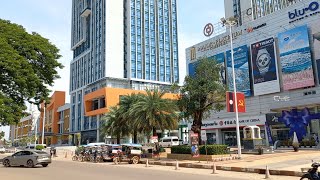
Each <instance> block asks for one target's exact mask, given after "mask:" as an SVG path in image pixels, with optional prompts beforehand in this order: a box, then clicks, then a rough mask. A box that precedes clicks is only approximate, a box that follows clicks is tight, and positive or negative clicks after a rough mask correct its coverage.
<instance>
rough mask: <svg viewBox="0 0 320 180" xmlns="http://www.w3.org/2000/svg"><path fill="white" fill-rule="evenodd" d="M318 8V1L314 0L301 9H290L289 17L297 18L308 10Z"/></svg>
mask: <svg viewBox="0 0 320 180" xmlns="http://www.w3.org/2000/svg"><path fill="white" fill-rule="evenodd" d="M318 9H319V3H318V2H316V1H314V2H311V3H310V4H309V6H308V7H306V8H303V9H300V10H298V9H295V10H294V11H292V12H288V15H289V19H291V20H293V19H295V18H298V17H303V16H305V15H306V13H308V12H314V11H316V10H318Z"/></svg>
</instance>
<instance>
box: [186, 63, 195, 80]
mask: <svg viewBox="0 0 320 180" xmlns="http://www.w3.org/2000/svg"><path fill="white" fill-rule="evenodd" d="M188 72H189V73H188V75H189V76H191V77H194V75H195V74H196V62H193V63H189V64H188Z"/></svg>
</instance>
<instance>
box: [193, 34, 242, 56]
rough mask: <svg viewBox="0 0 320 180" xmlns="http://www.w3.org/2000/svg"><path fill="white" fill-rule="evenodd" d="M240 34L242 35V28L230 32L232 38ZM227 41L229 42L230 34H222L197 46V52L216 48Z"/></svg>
mask: <svg viewBox="0 0 320 180" xmlns="http://www.w3.org/2000/svg"><path fill="white" fill-rule="evenodd" d="M241 35H242V30H240V31H236V32H234V33H232V39H236V38H237V37H239V36H241ZM229 42H230V35H226V36H223V37H221V38H219V39H217V40H215V41H212V42H208V43H206V44H204V45H202V46H200V47H198V49H197V50H198V51H199V52H205V51H209V50H213V49H216V48H218V47H220V46H224V45H226V44H228V43H229Z"/></svg>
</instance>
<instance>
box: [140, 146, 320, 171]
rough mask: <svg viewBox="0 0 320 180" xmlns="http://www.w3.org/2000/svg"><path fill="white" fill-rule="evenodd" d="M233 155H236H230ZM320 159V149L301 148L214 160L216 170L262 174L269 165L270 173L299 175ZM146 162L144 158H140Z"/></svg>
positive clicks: (189, 163)
mask: <svg viewBox="0 0 320 180" xmlns="http://www.w3.org/2000/svg"><path fill="white" fill-rule="evenodd" d="M232 156H233V157H234V156H236V155H232ZM312 160H313V161H320V151H317V150H301V151H299V152H292V150H282V151H280V152H279V151H278V152H275V153H273V154H264V155H246V154H243V155H242V158H241V159H234V160H227V161H216V162H214V163H215V164H216V168H217V169H218V170H226V171H237V172H251V173H259V174H264V173H265V169H266V166H268V167H269V170H270V174H271V175H285V176H300V177H301V175H302V172H301V168H309V167H310V166H311V162H312ZM142 163H144V164H145V163H146V159H143V160H142ZM178 163H179V166H180V167H188V168H201V169H211V168H212V166H213V162H208V163H207V162H206V161H201V162H199V161H178ZM149 164H154V165H164V166H175V165H176V160H172V159H165V158H161V160H160V161H159V160H149Z"/></svg>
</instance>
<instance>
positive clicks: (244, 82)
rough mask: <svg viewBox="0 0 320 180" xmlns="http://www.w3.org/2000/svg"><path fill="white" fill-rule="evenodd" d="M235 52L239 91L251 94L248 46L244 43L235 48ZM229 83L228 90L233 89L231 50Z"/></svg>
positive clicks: (228, 61) (228, 69)
mask: <svg viewBox="0 0 320 180" xmlns="http://www.w3.org/2000/svg"><path fill="white" fill-rule="evenodd" d="M233 53H234V55H233V58H234V70H235V78H236V85H237V91H240V92H243V93H244V95H245V96H251V89H250V78H249V62H248V47H247V45H244V46H241V47H238V48H235V49H234V50H233ZM227 83H228V90H229V91H233V76H232V63H231V50H229V51H227Z"/></svg>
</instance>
